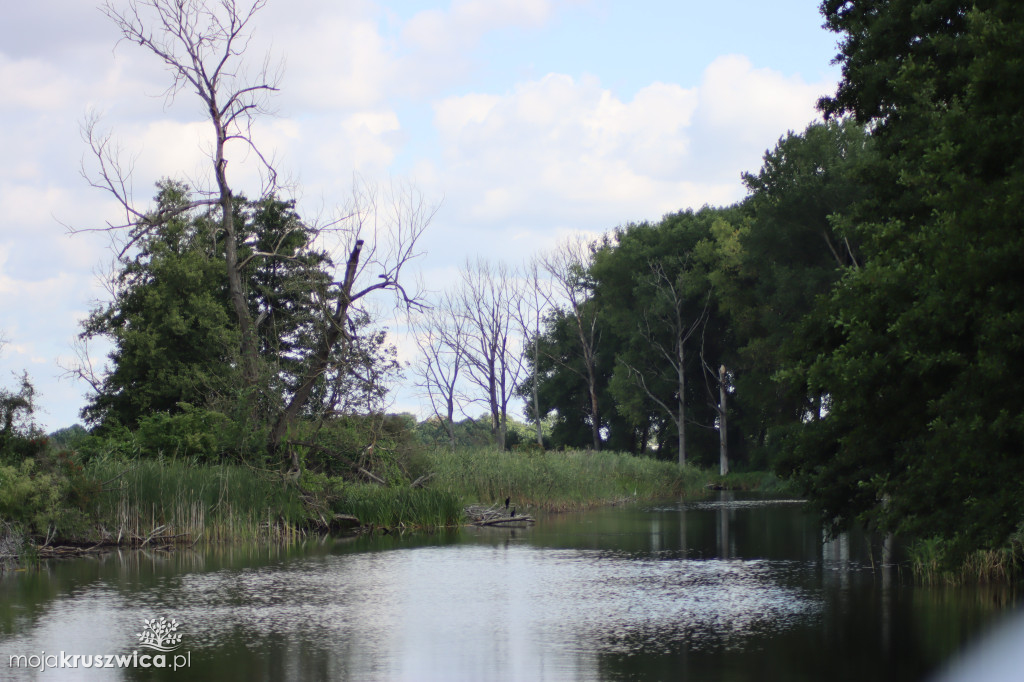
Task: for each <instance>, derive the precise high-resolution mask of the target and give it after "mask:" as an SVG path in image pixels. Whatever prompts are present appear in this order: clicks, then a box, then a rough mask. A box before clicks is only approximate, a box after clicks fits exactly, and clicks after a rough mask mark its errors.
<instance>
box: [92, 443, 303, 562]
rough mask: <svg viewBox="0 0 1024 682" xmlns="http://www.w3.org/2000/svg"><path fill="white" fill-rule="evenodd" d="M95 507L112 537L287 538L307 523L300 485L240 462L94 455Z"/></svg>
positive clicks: (213, 539)
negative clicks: (98, 485) (200, 462)
mask: <svg viewBox="0 0 1024 682" xmlns="http://www.w3.org/2000/svg"><path fill="white" fill-rule="evenodd" d="M88 473H89V474H90V475H91V476H92V477H93V478H94V479H96V480H99V481H101V482H103V486H102V489H101V490H100V492H98V493H97V494H96V500H95V509H94V511H95V513H96V518H97V519H98V522H99V524H100V525H101V526H102V527H103V528H104V529H105V531H106V534H107V535H108V536H109V538H113V539H116V538H122V539H125V538H146V537H148V536H150V535H153V534H154V532H155V531H157V529H161V527H162V530H160V531H159V535H161V536H169V535H181V536H186V537H188V538H191V539H192V540H193V541H195V540H198V539H200V538H203V539H205V540H206V541H210V542H221V541H227V540H230V541H252V540H270V539H273V540H288V539H293V538H294V537H297V536H298V535H299V534H300V532H301V531H300V529H301V528H302V527H303V526H304V525H305V521H306V516H307V514H306V511H305V509H304V506H303V503H302V499H301V496H300V493H299V491H298V490H297V489H296V488H295V486H289V485H287V484H285V482H284V481H282V480H281V479H280V477H276V476H274V475H272V474H269V473H266V472H260V471H256V470H253V469H250V468H248V467H243V466H237V465H226V464H222V465H209V464H204V465H196V464H193V463H191V462H189V461H182V460H174V459H161V460H145V459H139V460H133V461H129V462H122V461H117V460H97V461H95V462H91V463H90V464H89V468H88Z"/></svg>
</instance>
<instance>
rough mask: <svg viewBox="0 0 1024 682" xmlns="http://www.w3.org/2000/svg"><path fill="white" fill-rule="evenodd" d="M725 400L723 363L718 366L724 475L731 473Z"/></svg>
mask: <svg viewBox="0 0 1024 682" xmlns="http://www.w3.org/2000/svg"><path fill="white" fill-rule="evenodd" d="M725 400H726V391H725V365H722V366H721V367H719V368H718V473H719V474H721V475H722V476H725V475H726V474H727V473H729V433H728V424H727V421H726V416H727V414H728V409H727V407H726V404H725Z"/></svg>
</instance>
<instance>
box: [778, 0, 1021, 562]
mask: <svg viewBox="0 0 1024 682" xmlns="http://www.w3.org/2000/svg"><path fill="white" fill-rule="evenodd" d="M822 9H823V12H824V14H825V17H826V20H827V24H828V26H829V27H830V28H832V29H833V30H835V31H837V32H839V33H841V34H842V35H843V41H842V43H841V53H840V55H839V63H840V64H841V65H842V68H843V79H842V81H841V83H840V86H839V89H838V91H837V93H836V95H835V96H834V97H831V98H826V99H825V100H823V101H822V103H821V106H822V108H823V110H824V111H825V112H826V114H828V115H830V116H837V115H841V114H850V115H852V116H854V117H855V118H856V119H857V120H858V121H861V122H863V123H865V124H867V125H868V126H869V127H870V129H871V130H872V137H873V145H874V146H875V148H876V150H877V154H874V155H873V157H872V161H871V163H870V164H868V165H867V166H866V167H865V172H864V174H863V176H862V181H863V182H864V183H865V185H866V187H867V188H868V189H869V192H868V195H867V196H866V198H865V199H864V200H863V201H861V202H859V204H858V205H857V207H856V208H855V209H854V210H852V211H850V212H849V213H848V215H847V216H846V217H845V218H844V219H843V222H842V225H843V226H844V230H847V231H849V232H851V233H853V234H855V235H856V236H857V237H858V238H859V240H860V241H861V244H862V246H861V248H862V252H863V262H862V264H861V267H859V268H854V269H849V270H847V271H846V273H845V274H844V276H843V278H842V279H841V280H840V282H839V283H838V284H837V285H836V286H835V287H834V288H833V290H832V292H831V294H830V296H829V299H828V302H827V305H825V306H824V307H823V308H822V310H821V311H820V316H819V320H818V321H819V323H820V324H819V325H818V326H817V327H816V328H815V330H814V331H813V333H811V334H808V335H806V336H805V337H804V338H805V339H806V342H807V345H806V347H805V349H804V355H803V360H802V361H800V362H797V363H794V365H792V366H791V368H790V370H789V371H788V372H787V376H788V377H789V378H791V379H796V380H799V381H802V382H804V384H805V386H806V390H807V392H808V394H810V395H821V396H822V397H823V399H824V404H823V409H822V411H821V412H820V413H819V414H818V415H814V416H813V417H812V418H810V419H808V421H807V423H806V424H805V425H804V427H803V428H800V429H795V430H794V431H793V433H792V434H791V438H790V441H789V442H790V444H791V446H792V452H793V456H792V458H791V459H790V460H789V462H788V466H789V468H790V470H791V471H793V472H794V473H795V474H796V475H797V476H798V477H799V478H800V480H802V481H804V483H805V484H806V487H807V490H808V491H809V493H810V494H811V495H812V498H813V500H814V501H815V502H816V503H817V505H818V506H819V508H820V509H821V511H822V513H823V515H824V516H825V518H827V519H829V520H834V521H836V522H837V525H842V524H844V523H848V522H849V521H851V520H853V519H857V518H859V519H861V520H864V521H867V522H868V523H869V524H871V525H873V526H875V527H878V528H881V529H884V530H895V531H902V532H906V533H908V534H911V535H913V536H918V537H922V536H932V535H934V536H938V537H942V538H945V539H947V540H948V541H949V542H950V543H951V546H952V547H953V548H954V549H956V550H957V551H960V552H963V551H967V550H970V549H974V548H977V547H993V546H997V545H999V544H1000V543H1002V542H1005V541H1006V539H1007V537H1008V536H1009V535H1010V534H1011V533H1012V532H1013V531H1014V530H1015V529H1016V528H1017V527H1018V524H1020V523H1021V521H1022V514H1021V511H1020V505H1019V500H1020V499H1022V494H1024V475H1022V473H1021V472H1022V471H1024V466H1022V465H1024V452H1022V445H1021V444H1022V443H1024V400H1022V398H1024V396H1022V395H1021V391H1020V388H1019V386H1017V385H1016V382H1014V381H1013V380H1012V377H1016V376H1019V375H1020V374H1021V372H1022V371H1024V286H1022V284H1024V231H1022V230H1021V229H1020V215H1022V209H1024V205H1022V204H1024V193H1022V188H1024V155H1022V154H1021V153H1020V150H1021V149H1024V90H1022V89H1021V88H1018V87H1014V86H1013V84H1014V83H1018V82H1019V81H1020V76H1021V64H1022V63H1024V48H1022V44H1021V42H1020V39H1019V37H1020V35H1021V34H1022V31H1024V6H1022V5H1021V4H1020V3H1017V2H1013V1H1007V0H990V1H988V2H958V1H945V2H925V1H923V0H916V1H915V0H888V1H872V2H861V1H856V0H855V1H852V2H851V1H848V0H826V1H825V2H824V3H823V5H822Z"/></svg>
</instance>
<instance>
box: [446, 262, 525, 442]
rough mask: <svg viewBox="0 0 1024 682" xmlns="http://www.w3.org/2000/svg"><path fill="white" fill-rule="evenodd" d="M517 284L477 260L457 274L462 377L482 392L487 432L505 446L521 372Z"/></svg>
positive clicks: (502, 269)
mask: <svg viewBox="0 0 1024 682" xmlns="http://www.w3.org/2000/svg"><path fill="white" fill-rule="evenodd" d="M520 295H521V294H520V291H519V288H518V281H517V279H516V277H514V275H513V273H512V271H511V270H510V269H509V268H508V266H506V265H504V264H499V265H496V266H495V265H491V264H490V263H488V262H487V261H485V260H483V259H480V260H477V261H476V263H471V262H467V263H466V267H465V268H464V269H463V270H462V281H461V282H460V286H459V289H458V294H457V296H458V300H459V303H460V308H461V311H462V314H463V315H464V316H465V318H466V324H465V339H466V342H465V349H466V360H467V365H466V366H467V378H468V379H469V381H470V382H471V383H472V384H474V385H476V386H477V387H478V388H479V389H480V390H481V391H482V393H483V394H484V396H485V397H484V400H485V401H486V403H487V406H488V409H489V411H490V415H491V433H492V434H493V435H494V437H495V440H496V442H497V444H498V447H500V448H502V449H504V448H505V435H506V433H507V430H508V404H509V402H511V400H512V397H513V394H514V391H515V387H516V385H517V384H518V382H519V379H520V376H521V374H522V371H523V368H524V361H523V354H522V352H520V347H519V346H520V341H521V340H520V339H518V338H517V337H516V335H515V333H514V329H513V324H512V311H513V310H514V309H515V308H516V307H517V305H518V303H517V299H518V297H519V296H520Z"/></svg>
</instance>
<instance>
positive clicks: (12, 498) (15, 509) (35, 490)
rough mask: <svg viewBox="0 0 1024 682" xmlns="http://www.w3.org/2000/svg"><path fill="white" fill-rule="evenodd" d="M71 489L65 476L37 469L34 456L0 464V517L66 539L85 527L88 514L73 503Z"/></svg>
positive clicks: (26, 528) (29, 529)
mask: <svg viewBox="0 0 1024 682" xmlns="http://www.w3.org/2000/svg"><path fill="white" fill-rule="evenodd" d="M70 492H71V485H70V483H69V481H68V479H67V478H66V477H65V476H63V475H61V474H60V473H56V472H55V473H48V472H41V471H38V470H37V465H36V461H35V460H33V459H26V460H24V461H22V462H21V463H20V464H19V465H17V466H0V518H2V519H3V520H7V521H11V522H14V523H15V524H17V525H19V526H21V527H22V528H24V529H25V530H26V531H27V532H29V533H31V534H33V535H38V536H42V537H58V538H64V537H69V536H73V535H76V534H78V533H81V532H82V531H83V530H84V529H85V526H86V522H87V517H86V515H85V513H84V512H83V511H82V510H81V509H80V508H77V507H75V506H74V505H73V504H72V503H71V502H70V500H69V499H68V497H69V493H70Z"/></svg>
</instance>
